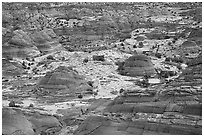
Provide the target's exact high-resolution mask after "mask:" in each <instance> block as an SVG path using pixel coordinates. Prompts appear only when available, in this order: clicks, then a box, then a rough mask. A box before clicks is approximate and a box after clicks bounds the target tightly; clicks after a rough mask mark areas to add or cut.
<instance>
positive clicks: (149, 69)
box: [119, 55, 156, 77]
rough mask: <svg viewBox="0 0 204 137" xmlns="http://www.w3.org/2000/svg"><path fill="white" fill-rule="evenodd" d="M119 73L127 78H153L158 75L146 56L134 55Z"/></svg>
mask: <svg viewBox="0 0 204 137" xmlns="http://www.w3.org/2000/svg"><path fill="white" fill-rule="evenodd" d="M119 72H120V73H121V74H123V75H127V76H133V77H135V76H144V75H148V76H152V75H154V74H156V71H155V69H154V66H153V64H152V62H151V60H150V58H149V57H148V56H146V55H134V56H131V57H129V58H128V59H127V60H125V62H124V65H123V66H122V69H120V70H119Z"/></svg>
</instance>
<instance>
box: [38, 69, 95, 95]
mask: <svg viewBox="0 0 204 137" xmlns="http://www.w3.org/2000/svg"><path fill="white" fill-rule="evenodd" d="M38 86H39V88H41V89H44V90H49V91H57V90H65V91H66V92H67V93H75V92H81V91H87V90H91V89H92V87H90V86H89V85H88V83H87V81H86V80H85V78H84V77H83V76H81V75H79V74H78V72H77V71H75V70H73V69H71V68H68V67H65V66H60V67H58V68H56V69H55V70H54V71H51V72H47V74H46V75H45V77H43V78H42V79H41V80H40V82H39V83H38Z"/></svg>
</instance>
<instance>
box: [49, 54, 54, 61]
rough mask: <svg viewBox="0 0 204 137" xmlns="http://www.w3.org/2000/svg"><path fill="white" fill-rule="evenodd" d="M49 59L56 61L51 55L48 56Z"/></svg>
mask: <svg viewBox="0 0 204 137" xmlns="http://www.w3.org/2000/svg"><path fill="white" fill-rule="evenodd" d="M47 59H50V60H55V59H54V57H53V56H51V55H49V56H47Z"/></svg>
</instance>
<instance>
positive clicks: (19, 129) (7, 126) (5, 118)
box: [2, 108, 35, 135]
mask: <svg viewBox="0 0 204 137" xmlns="http://www.w3.org/2000/svg"><path fill="white" fill-rule="evenodd" d="M2 134H3V135H34V134H35V133H34V131H33V128H32V123H31V122H30V121H28V120H27V118H26V117H25V116H23V114H19V112H17V111H15V110H12V109H9V108H3V110H2Z"/></svg>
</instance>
